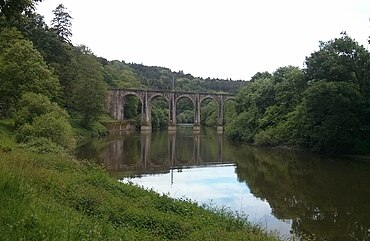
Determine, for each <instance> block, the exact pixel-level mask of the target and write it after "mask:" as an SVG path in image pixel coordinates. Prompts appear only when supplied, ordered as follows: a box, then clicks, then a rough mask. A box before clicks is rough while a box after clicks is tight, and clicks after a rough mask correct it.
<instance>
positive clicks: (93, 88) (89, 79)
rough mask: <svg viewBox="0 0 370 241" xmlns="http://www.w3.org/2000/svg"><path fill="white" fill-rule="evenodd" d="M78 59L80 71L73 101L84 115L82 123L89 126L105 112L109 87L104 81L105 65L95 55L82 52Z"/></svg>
mask: <svg viewBox="0 0 370 241" xmlns="http://www.w3.org/2000/svg"><path fill="white" fill-rule="evenodd" d="M77 61H78V63H77V66H78V69H77V71H78V72H77V79H76V82H75V83H74V87H73V90H72V103H73V106H74V108H75V109H76V110H77V111H78V112H79V113H80V114H81V115H82V125H83V126H85V127H89V125H90V124H92V123H93V122H94V121H95V120H96V119H97V117H98V116H99V115H101V114H102V113H104V110H105V107H106V105H105V104H106V93H107V89H106V86H105V83H104V81H103V74H102V73H103V67H102V66H101V64H100V63H99V62H98V61H97V60H96V58H95V56H93V55H87V54H82V53H81V54H80V56H79V57H78V59H77Z"/></svg>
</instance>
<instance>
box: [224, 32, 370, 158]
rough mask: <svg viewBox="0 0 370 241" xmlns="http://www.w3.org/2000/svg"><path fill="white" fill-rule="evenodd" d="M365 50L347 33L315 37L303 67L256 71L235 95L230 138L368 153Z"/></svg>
mask: <svg viewBox="0 0 370 241" xmlns="http://www.w3.org/2000/svg"><path fill="white" fill-rule="evenodd" d="M369 75H370V53H369V52H368V51H367V50H366V49H365V48H364V47H363V46H360V45H359V44H358V43H357V42H356V41H355V40H353V39H351V38H350V37H349V36H348V35H347V34H346V33H342V34H341V36H340V37H339V38H335V39H334V40H330V41H327V42H321V43H320V49H319V50H318V51H316V52H314V53H312V54H311V55H309V56H308V57H307V58H306V62H305V68H304V69H299V68H297V67H293V66H286V67H282V68H279V69H277V70H276V71H275V72H274V73H272V74H270V73H267V72H264V73H257V74H256V75H255V76H254V77H252V79H251V84H250V85H247V86H246V87H244V88H242V90H241V91H240V92H238V95H237V101H236V102H237V106H236V112H237V117H236V118H235V119H233V121H232V122H229V123H227V127H226V133H227V135H228V136H229V137H231V138H232V139H237V140H241V141H245V142H249V143H255V144H257V145H263V146H276V145H288V146H297V147H300V148H308V149H311V150H313V151H318V152H347V153H351V152H352V153H369V151H370V122H369V120H370V98H369V97H370V79H369V77H370V76H369Z"/></svg>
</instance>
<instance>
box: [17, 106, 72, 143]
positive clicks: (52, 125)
mask: <svg viewBox="0 0 370 241" xmlns="http://www.w3.org/2000/svg"><path fill="white" fill-rule="evenodd" d="M40 137H44V138H46V139H49V140H50V141H52V142H54V143H56V144H58V145H60V146H61V147H63V148H65V149H67V150H72V149H73V148H74V147H75V146H76V140H75V137H74V134H73V130H72V127H71V125H70V124H69V122H68V120H67V119H66V118H64V117H63V116H60V114H59V113H56V112H51V113H47V114H44V115H41V116H39V117H36V118H35V119H34V121H33V123H32V124H25V125H23V126H22V127H21V128H20V129H19V130H18V131H17V133H16V139H17V141H18V142H30V141H32V139H34V138H40Z"/></svg>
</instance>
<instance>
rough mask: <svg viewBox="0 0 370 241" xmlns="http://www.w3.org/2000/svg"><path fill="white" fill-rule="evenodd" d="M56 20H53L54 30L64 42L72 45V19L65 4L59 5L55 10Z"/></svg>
mask: <svg viewBox="0 0 370 241" xmlns="http://www.w3.org/2000/svg"><path fill="white" fill-rule="evenodd" d="M53 13H54V18H53V19H52V20H51V26H52V29H53V30H54V31H55V32H56V33H57V35H58V36H59V37H60V39H61V40H62V41H63V42H66V43H69V44H70V43H71V39H70V38H71V37H72V22H71V20H72V17H71V15H70V14H69V13H68V12H67V9H66V8H65V7H64V5H63V4H59V5H58V6H57V7H56V8H55V10H53Z"/></svg>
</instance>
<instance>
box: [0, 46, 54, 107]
mask: <svg viewBox="0 0 370 241" xmlns="http://www.w3.org/2000/svg"><path fill="white" fill-rule="evenodd" d="M60 89H61V87H60V84H59V81H58V79H57V78H55V77H54V76H53V74H52V72H51V71H50V70H49V69H48V66H47V65H46V63H45V62H44V60H43V58H42V56H41V54H40V53H39V52H38V51H37V50H36V49H34V48H33V44H32V42H30V41H27V40H17V41H15V42H14V44H12V45H11V46H10V47H8V48H7V49H5V50H4V52H3V53H2V55H0V103H2V105H3V110H4V112H5V113H6V112H7V111H8V110H9V108H11V107H13V106H14V105H15V103H16V102H17V100H18V99H19V98H20V96H21V95H22V94H23V93H25V92H34V93H40V94H43V95H45V96H47V97H49V98H50V99H52V100H55V99H57V98H58V96H59V93H60Z"/></svg>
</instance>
